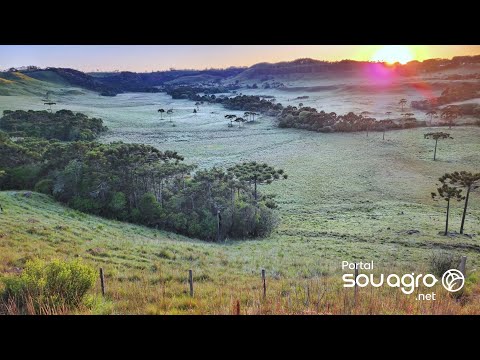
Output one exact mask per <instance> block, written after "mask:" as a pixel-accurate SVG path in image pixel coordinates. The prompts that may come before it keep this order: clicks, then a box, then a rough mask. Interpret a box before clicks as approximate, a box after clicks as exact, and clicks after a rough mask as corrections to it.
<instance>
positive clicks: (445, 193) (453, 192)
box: [431, 178, 463, 235]
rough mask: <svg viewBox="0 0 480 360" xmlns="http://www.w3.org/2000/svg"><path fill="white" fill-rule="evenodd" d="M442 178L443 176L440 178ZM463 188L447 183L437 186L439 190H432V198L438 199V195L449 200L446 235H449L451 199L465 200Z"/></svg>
mask: <svg viewBox="0 0 480 360" xmlns="http://www.w3.org/2000/svg"><path fill="white" fill-rule="evenodd" d="M440 179H441V178H440ZM461 193H462V190H460V189H457V188H455V187H451V186H448V185H447V184H442V186H440V187H439V188H437V192H436V193H434V192H432V193H431V194H432V199H433V200H436V199H437V195H438V196H439V197H441V198H442V199H444V200H445V201H446V202H447V216H446V220H445V233H444V235H448V218H449V216H450V200H452V199H453V200H456V201H461V200H463V196H462V194H461Z"/></svg>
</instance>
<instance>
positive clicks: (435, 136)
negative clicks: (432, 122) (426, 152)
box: [423, 132, 453, 161]
mask: <svg viewBox="0 0 480 360" xmlns="http://www.w3.org/2000/svg"><path fill="white" fill-rule="evenodd" d="M423 137H424V138H425V139H433V140H435V151H434V152H433V160H434V161H435V160H436V159H437V144H438V140H440V139H442V140H443V139H453V138H452V137H451V136H450V134H448V133H444V132H434V133H427V134H424V135H423Z"/></svg>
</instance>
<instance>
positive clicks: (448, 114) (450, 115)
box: [440, 109, 458, 129]
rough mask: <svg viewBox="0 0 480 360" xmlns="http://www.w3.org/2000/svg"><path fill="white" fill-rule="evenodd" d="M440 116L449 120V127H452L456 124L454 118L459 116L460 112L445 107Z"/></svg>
mask: <svg viewBox="0 0 480 360" xmlns="http://www.w3.org/2000/svg"><path fill="white" fill-rule="evenodd" d="M440 116H441V117H442V118H444V119H445V120H446V121H447V124H448V128H449V129H451V128H452V125H454V120H455V119H456V118H458V112H456V111H454V110H452V109H444V110H443V111H442V114H441V115H440Z"/></svg>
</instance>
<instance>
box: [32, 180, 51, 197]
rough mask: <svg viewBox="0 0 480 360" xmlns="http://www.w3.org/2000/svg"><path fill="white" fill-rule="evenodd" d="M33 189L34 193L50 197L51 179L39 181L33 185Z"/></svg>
mask: <svg viewBox="0 0 480 360" xmlns="http://www.w3.org/2000/svg"><path fill="white" fill-rule="evenodd" d="M34 189H35V191H36V192H39V193H42V194H47V195H51V194H52V192H53V180H51V179H44V180H40V181H39V182H37V183H36V184H35V188H34Z"/></svg>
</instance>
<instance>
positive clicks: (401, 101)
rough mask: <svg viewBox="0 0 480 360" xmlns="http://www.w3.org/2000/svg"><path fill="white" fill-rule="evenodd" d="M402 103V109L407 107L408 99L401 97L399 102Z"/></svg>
mask: <svg viewBox="0 0 480 360" xmlns="http://www.w3.org/2000/svg"><path fill="white" fill-rule="evenodd" d="M398 103H399V104H400V106H401V107H402V111H403V108H404V107H405V105H406V104H407V99H400V101H399V102H398Z"/></svg>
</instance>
